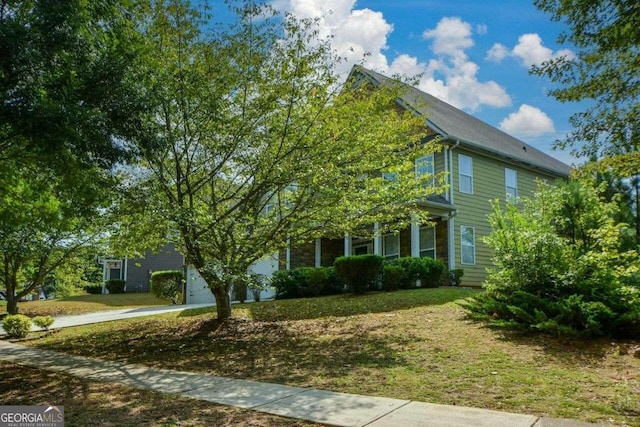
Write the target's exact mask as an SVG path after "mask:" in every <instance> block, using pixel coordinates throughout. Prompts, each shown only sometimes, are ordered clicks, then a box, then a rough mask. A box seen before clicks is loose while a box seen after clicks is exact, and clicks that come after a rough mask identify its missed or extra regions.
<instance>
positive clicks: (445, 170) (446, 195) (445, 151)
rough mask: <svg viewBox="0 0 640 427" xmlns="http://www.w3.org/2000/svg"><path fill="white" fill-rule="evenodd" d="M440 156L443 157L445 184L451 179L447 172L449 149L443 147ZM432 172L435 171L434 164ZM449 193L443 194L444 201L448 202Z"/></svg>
mask: <svg viewBox="0 0 640 427" xmlns="http://www.w3.org/2000/svg"><path fill="white" fill-rule="evenodd" d="M442 154H443V157H444V173H445V174H446V177H447V182H449V180H450V179H451V173H450V171H449V147H444V153H442ZM434 171H435V164H434ZM450 187H451V186H450ZM449 193H450V191H445V192H444V198H445V200H449Z"/></svg>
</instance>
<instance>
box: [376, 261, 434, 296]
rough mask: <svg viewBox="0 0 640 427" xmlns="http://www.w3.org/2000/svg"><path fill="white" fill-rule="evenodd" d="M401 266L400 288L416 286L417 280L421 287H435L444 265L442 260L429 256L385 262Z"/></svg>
mask: <svg viewBox="0 0 640 427" xmlns="http://www.w3.org/2000/svg"><path fill="white" fill-rule="evenodd" d="M385 263H386V264H387V265H395V266H398V267H400V268H402V271H403V274H402V280H401V283H400V287H401V288H402V289H413V288H416V287H417V282H418V280H419V281H420V286H421V287H423V288H435V287H437V286H438V285H439V284H440V281H441V279H442V274H443V273H444V271H445V270H446V266H445V265H444V263H443V262H442V261H439V260H435V259H433V258H429V257H423V258H417V257H403V258H398V259H394V260H391V261H387V262H385Z"/></svg>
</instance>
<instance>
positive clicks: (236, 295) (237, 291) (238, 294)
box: [232, 282, 247, 304]
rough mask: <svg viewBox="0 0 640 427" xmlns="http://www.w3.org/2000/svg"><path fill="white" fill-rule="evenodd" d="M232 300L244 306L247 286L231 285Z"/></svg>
mask: <svg viewBox="0 0 640 427" xmlns="http://www.w3.org/2000/svg"><path fill="white" fill-rule="evenodd" d="M232 295H233V297H232V299H233V300H235V301H239V302H240V304H244V302H245V301H246V300H247V284H246V283H243V282H237V283H234V284H233V291H232Z"/></svg>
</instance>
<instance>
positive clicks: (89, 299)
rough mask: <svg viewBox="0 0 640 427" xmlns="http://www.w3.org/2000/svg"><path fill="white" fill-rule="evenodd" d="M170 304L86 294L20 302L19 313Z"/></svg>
mask: <svg viewBox="0 0 640 427" xmlns="http://www.w3.org/2000/svg"><path fill="white" fill-rule="evenodd" d="M4 302H5V304H0V305H6V301H4ZM168 303H169V302H168V301H166V300H162V299H158V298H156V297H154V296H153V295H151V294H148V293H140V294H107V295H92V294H86V295H77V296H72V297H66V298H60V299H54V300H40V301H26V302H20V303H18V312H19V313H20V314H26V315H27V316H30V317H33V316H60V315H68V314H83V313H93V312H96V311H106V310H117V309H120V308H128V307H148V306H157V305H167V304H168ZM5 310H6V309H5ZM3 312H4V310H3Z"/></svg>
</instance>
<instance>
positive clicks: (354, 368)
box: [31, 288, 640, 426]
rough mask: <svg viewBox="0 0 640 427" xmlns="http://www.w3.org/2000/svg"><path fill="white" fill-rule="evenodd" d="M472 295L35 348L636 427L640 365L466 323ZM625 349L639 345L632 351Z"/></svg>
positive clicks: (293, 312)
mask: <svg viewBox="0 0 640 427" xmlns="http://www.w3.org/2000/svg"><path fill="white" fill-rule="evenodd" d="M473 292H474V291H471V290H465V289H455V288H453V289H444V288H443V289H418V290H412V291H400V292H395V293H376V294H368V295H364V296H358V297H353V296H346V295H345V296H333V297H326V298H313V299H303V300H286V301H269V302H261V303H256V304H245V305H243V306H234V316H235V319H234V320H233V321H231V322H229V323H227V324H225V325H223V326H220V327H219V326H218V325H217V324H216V322H215V321H213V320H212V318H213V316H214V313H213V312H212V311H208V310H196V311H189V312H183V313H182V314H167V315H163V316H156V317H153V318H138V319H130V320H126V321H122V322H117V323H113V322H112V323H108V324H97V325H90V326H85V327H79V328H73V329H66V330H63V331H61V332H60V333H57V334H54V335H52V336H49V337H46V338H43V339H41V340H35V341H31V345H35V346H38V347H43V348H48V349H52V350H57V351H65V352H70V353H74V354H80V355H85V356H92V357H99V358H103V359H107V360H119V361H124V362H129V363H143V364H146V365H149V366H155V367H162V368H168V369H180V370H187V371H196V372H207V373H210V374H215V375H221V376H228V377H234V378H248V379H253V380H258V381H269V382H276V383H282V384H288V385H293V386H303V387H316V388H321V389H328V390H335V391H341V392H348V393H359V394H367V395H377V396H387V397H394V398H401V399H413V400H419V401H426V402H432V403H443V404H455V405H463V406H474V407H481V408H490V409H495V410H502V411H511V412H522V413H529V414H535V415H543V416H549V417H560V418H575V419H579V420H583V421H591V422H610V423H618V424H619V423H627V424H628V425H633V426H640V404H639V402H640V359H635V358H633V357H632V356H631V355H624V356H622V355H619V352H618V344H620V343H612V341H611V340H610V339H601V340H589V341H571V340H566V339H556V338H553V337H550V336H540V335H520V334H516V333H509V332H505V331H500V330H493V329H490V328H487V327H485V326H484V325H482V324H479V323H474V322H471V321H468V320H467V319H466V318H465V313H464V311H463V310H462V309H461V308H460V307H459V306H458V305H457V304H455V301H456V300H458V299H460V298H465V297H468V296H470V295H471V294H472V293H473ZM624 344H627V345H635V344H637V343H633V342H626V343H624Z"/></svg>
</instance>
